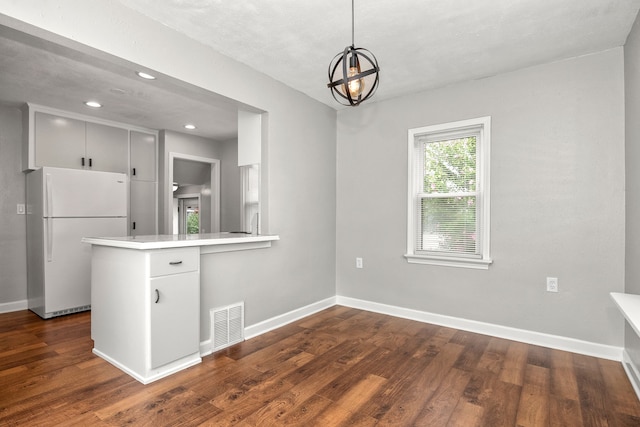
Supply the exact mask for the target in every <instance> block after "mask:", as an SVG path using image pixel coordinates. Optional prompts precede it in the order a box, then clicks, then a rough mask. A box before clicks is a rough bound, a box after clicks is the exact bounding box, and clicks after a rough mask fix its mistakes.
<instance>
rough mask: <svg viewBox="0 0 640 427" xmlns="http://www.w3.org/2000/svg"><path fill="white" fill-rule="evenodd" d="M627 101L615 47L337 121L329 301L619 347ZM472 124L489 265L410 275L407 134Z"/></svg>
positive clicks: (418, 270) (368, 108)
mask: <svg viewBox="0 0 640 427" xmlns="http://www.w3.org/2000/svg"><path fill="white" fill-rule="evenodd" d="M623 90H624V88H623V50H622V48H617V49H613V50H610V51H606V52H602V53H599V54H594V55H590V56H585V57H580V58H577V59H572V60H568V61H563V62H558V63H553V64H548V65H543V66H538V67H533V68H529V69H524V70H521V71H517V72H513V73H508V74H503V75H498V76H495V77H491V78H486V79H482V80H477V81H470V82H465V83H462V84H458V85H454V86H450V87H446V88H443V89H440V90H434V91H430V92H424V93H419V94H416V95H414V96H406V97H401V98H396V99H392V100H389V101H385V102H378V103H374V104H370V105H363V106H361V107H358V108H357V109H346V110H342V111H340V112H339V113H338V143H337V145H338V149H337V152H338V166H337V181H338V186H337V188H338V190H337V293H338V295H340V296H346V297H352V298H358V299H363V300H368V301H373V302H377V303H384V304H389V305H392V306H398V307H403V308H411V309H416V310H421V311H426V312H431V313H437V314H442V315H448V316H454V317H458V318H463V319H471V320H476V321H481V322H488V323H492V324H497V325H504V326H510V327H514V328H520V329H525V330H530V331H537V332H541V333H547V334H552V335H558V336H564V337H571V338H576V339H580V340H586V341H590V342H595V343H602V344H609V345H616V346H621V345H622V341H623V333H622V327H621V324H620V314H619V313H618V312H617V310H616V308H615V307H614V305H613V302H612V301H611V299H610V298H609V295H608V293H609V292H611V291H617V292H621V291H623V289H624V218H625V216H624V92H623ZM481 116H491V117H492V154H491V255H492V258H493V260H494V263H493V265H492V266H490V268H489V270H488V271H479V270H469V269H460V268H451V267H439V266H429V265H415V264H408V263H407V262H406V261H405V259H404V258H403V255H404V253H405V250H406V221H407V220H406V218H407V212H406V211H407V207H406V206H407V201H406V198H407V129H410V128H416V127H420V126H426V125H432V124H438V123H445V122H450V121H456V120H462V119H468V118H473V117H481ZM356 257H363V258H364V269H362V270H359V269H356V268H355V258H356ZM547 276H555V277H558V278H559V287H560V292H559V293H557V294H554V293H547V292H546V291H545V286H546V283H545V278H546V277H547Z"/></svg>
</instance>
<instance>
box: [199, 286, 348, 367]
mask: <svg viewBox="0 0 640 427" xmlns="http://www.w3.org/2000/svg"><path fill="white" fill-rule="evenodd" d="M334 305H336V297H330V298H327V299H324V300H321V301H318V302H314V303H312V304H309V305H306V306H304V307H300V308H297V309H295V310H291V311H289V312H288V313H284V314H281V315H279V316H275V317H272V318H270V319H267V320H263V321H262V322H258V323H255V324H253V325H251V326H247V327H245V328H244V339H245V341H246V340H250V339H251V338H255V337H257V336H259V335H262V334H265V333H267V332H269V331H272V330H274V329H278V328H281V327H282V326H285V325H288V324H289V323H292V322H295V321H296V320H300V319H303V318H305V317H307V316H311V315H312V314H314V313H317V312H319V311H322V310H325V309H327V308H330V307H333V306H334ZM211 353H212V345H211V339H208V340H206V341H202V342H201V343H200V356H202V357H204V356H207V355H209V354H211Z"/></svg>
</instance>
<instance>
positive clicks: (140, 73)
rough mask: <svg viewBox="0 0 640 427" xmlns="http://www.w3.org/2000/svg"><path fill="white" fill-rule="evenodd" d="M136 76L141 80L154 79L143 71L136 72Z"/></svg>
mask: <svg viewBox="0 0 640 427" xmlns="http://www.w3.org/2000/svg"><path fill="white" fill-rule="evenodd" d="M136 74H137V75H138V76H140V77H142V78H143V79H147V80H155V79H156V77H155V76H152V75H151V74H147V73H145V72H144V71H136Z"/></svg>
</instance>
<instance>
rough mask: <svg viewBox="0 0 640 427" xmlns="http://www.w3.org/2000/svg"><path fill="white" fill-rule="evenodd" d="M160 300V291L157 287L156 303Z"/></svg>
mask: <svg viewBox="0 0 640 427" xmlns="http://www.w3.org/2000/svg"><path fill="white" fill-rule="evenodd" d="M158 301H160V291H159V290H157V289H156V304H157V303H158Z"/></svg>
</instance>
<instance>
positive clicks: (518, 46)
mask: <svg viewBox="0 0 640 427" xmlns="http://www.w3.org/2000/svg"><path fill="white" fill-rule="evenodd" d="M119 1H120V2H121V3H122V4H123V5H125V6H126V7H128V8H131V9H133V10H135V11H137V12H139V13H142V14H144V15H146V16H148V17H150V18H151V19H154V20H157V21H159V22H162V23H163V24H164V25H166V26H168V27H170V28H173V29H175V30H176V31H179V32H181V33H184V34H186V35H187V36H189V37H191V38H193V39H195V40H198V41H200V42H201V43H204V44H207V45H209V46H211V47H212V48H213V49H215V50H216V51H218V52H220V53H222V54H224V55H227V56H229V57H231V58H234V59H236V60H238V61H240V62H242V63H245V64H247V65H249V66H250V67H252V68H254V69H256V70H258V71H260V72H262V73H264V74H266V75H269V76H271V77H273V78H274V79H276V80H279V81H281V82H283V83H285V84H286V85H288V86H290V87H292V88H295V89H297V90H299V91H301V92H303V93H305V94H307V95H308V96H310V97H312V98H314V99H317V100H318V101H320V102H323V103H325V104H327V105H329V106H331V107H333V108H336V109H338V108H342V107H341V106H340V105H339V104H337V103H336V102H335V101H334V100H333V98H332V97H331V95H330V92H329V90H328V89H327V86H326V85H327V83H328V75H327V67H328V65H329V62H330V61H331V59H332V58H333V57H334V56H335V55H336V54H337V53H338V52H341V51H342V50H343V49H344V47H345V46H347V45H350V44H351V2H350V1H349V0H323V1H317V0H316V1H312V0H270V1H265V0H233V1H231V0H229V1H223V0H119ZM639 8H640V0H438V1H436V0H393V1H391V0H356V2H355V45H356V47H364V48H367V49H368V50H370V51H371V52H373V53H374V54H375V55H376V57H377V59H378V63H379V64H380V68H381V72H380V87H379V89H378V92H377V93H376V94H375V96H374V97H373V98H372V99H371V100H369V101H367V102H368V103H371V102H376V101H380V100H384V99H389V98H392V97H396V96H401V95H405V94H408V93H413V92H417V91H422V90H427V89H432V88H437V87H443V86H446V85H449V84H452V83H455V82H460V81H465V80H471V79H479V78H483V77H487V76H492V75H495V74H500V73H503V72H508V71H512V70H516V69H520V68H523V67H528V66H532V65H536V64H542V63H547V62H551V61H557V60H562V59H565V58H571V57H575V56H580V55H585V54H589V53H593V52H599V51H602V50H606V49H610V48H613V47H618V46H622V45H624V42H625V40H626V37H627V35H628V33H629V31H630V29H631V26H632V25H633V22H634V20H635V17H636V15H637V12H638V9H639ZM0 58H2V61H0V101H2V102H5V103H11V104H14V103H20V102H25V101H30V102H35V103H39V104H43V105H47V106H51V107H56V108H61V109H64V110H68V111H75V112H78V113H85V114H86V113H87V112H86V111H84V110H82V108H83V107H81V106H80V107H78V97H82V99H85V98H86V99H88V98H90V97H92V96H95V95H96V94H95V92H96V91H98V92H99V94H100V96H101V97H102V98H101V99H106V100H107V101H106V102H108V103H110V105H112V106H116V107H117V108H115V109H113V110H105V109H103V110H102V111H99V112H96V113H93V114H95V115H99V116H101V117H103V118H106V119H110V120H116V121H122V122H125V123H130V124H135V125H140V126H145V127H150V128H154V129H171V130H176V131H183V132H184V129H182V127H181V126H182V124H184V123H185V122H187V121H195V122H198V123H200V124H202V126H201V127H200V128H199V129H198V130H197V131H196V132H195V133H196V134H198V135H202V136H206V137H209V138H213V139H218V140H224V139H229V138H232V137H234V136H235V134H236V132H237V127H236V121H237V119H236V117H237V105H236V104H235V103H234V102H233V101H232V100H228V99H224V98H222V97H219V96H217V95H215V94H212V93H207V92H205V91H202V90H201V89H199V88H196V87H193V86H191V85H188V84H185V83H184V82H178V81H175V80H172V79H169V78H163V79H160V80H161V81H162V83H159V82H158V81H156V82H155V83H154V84H152V85H150V84H148V83H145V82H144V81H140V80H139V79H138V78H137V77H135V76H134V75H132V73H131V68H130V67H121V66H117V65H114V64H113V63H107V62H106V61H99V60H97V59H96V58H89V57H87V56H86V55H82V54H79V53H78V52H75V51H70V50H69V49H65V48H61V47H60V46H56V45H53V44H51V43H49V42H46V41H43V40H38V39H34V38H33V37H31V36H26V35H24V34H22V33H18V32H16V31H14V30H10V29H7V28H4V27H0ZM132 65H133V64H132ZM212 118H215V119H212Z"/></svg>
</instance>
